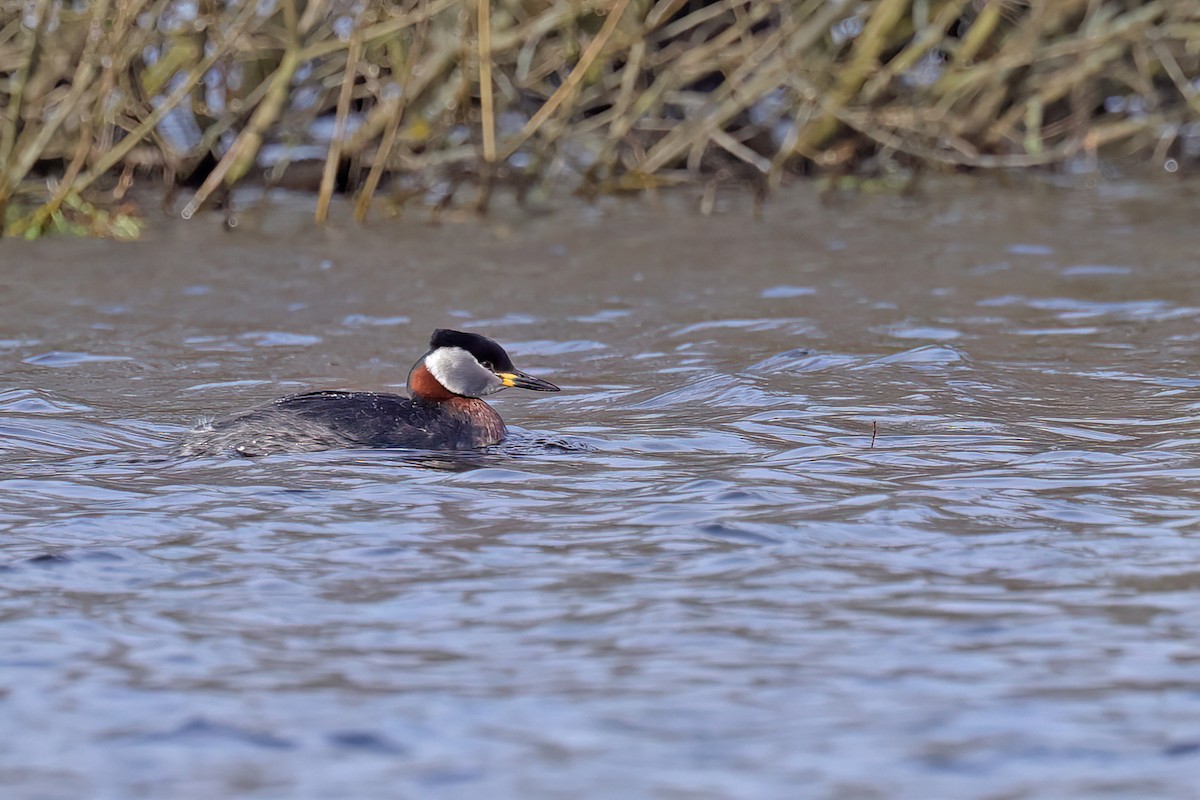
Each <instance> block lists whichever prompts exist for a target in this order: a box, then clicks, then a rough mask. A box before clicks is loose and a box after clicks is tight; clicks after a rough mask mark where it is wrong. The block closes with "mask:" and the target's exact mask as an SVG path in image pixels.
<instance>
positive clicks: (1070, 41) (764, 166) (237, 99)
mask: <svg viewBox="0 0 1200 800" xmlns="http://www.w3.org/2000/svg"><path fill="white" fill-rule="evenodd" d="M106 4H107V5H106ZM30 5H31V6H32V7H31V8H28V9H26V6H25V5H22V4H20V3H19V2H18V0H0V11H3V12H7V11H8V10H9V9H16V8H18V7H20V8H21V9H22V11H25V12H26V13H29V14H30V15H31V18H32V15H34V14H36V15H37V17H36V19H37V22H36V23H34V24H33V26H32V28H27V27H23V25H22V19H21V18H11V17H6V18H2V19H0V204H2V203H3V198H9V197H12V196H13V195H14V193H16V192H17V191H18V190H20V191H21V193H22V196H24V195H25V194H27V193H33V192H35V191H41V192H45V189H44V186H42V184H40V183H39V184H38V188H37V189H36V190H35V188H34V183H33V182H32V181H28V182H27V181H26V178H27V176H29V175H30V174H32V171H33V170H34V169H35V168H37V169H41V170H45V171H49V172H51V173H53V172H54V171H55V170H56V169H60V170H61V169H62V166H61V165H60V166H55V165H56V163H58V162H56V161H55V159H65V161H66V162H67V163H66V172H65V174H64V175H63V179H62V180H60V182H59V184H58V186H57V188H54V189H51V191H50V192H49V193H48V194H49V197H48V201H49V202H48V203H47V204H46V206H45V207H44V209H43V211H42V213H41V215H40V217H39V218H42V219H44V218H45V216H46V214H47V213H53V211H54V209H56V208H57V207H58V206H59V205H61V204H62V203H63V201H64V198H65V197H66V195H64V194H63V192H64V191H68V187H69V191H81V190H83V189H86V188H88V187H89V186H92V185H94V184H95V182H96V181H99V180H101V179H103V178H107V177H108V176H109V175H110V174H111V173H112V172H113V171H114V170H118V171H122V172H123V174H124V175H127V176H128V175H132V174H133V173H132V171H131V170H132V169H133V167H134V166H137V165H139V164H147V163H156V162H157V163H159V164H165V165H167V168H168V169H169V170H173V169H176V168H178V169H180V170H182V169H184V168H186V167H187V166H188V165H191V166H192V167H194V166H195V165H196V164H197V163H200V161H201V159H202V158H203V157H204V155H205V154H206V153H209V152H212V153H214V155H217V156H218V157H219V158H218V161H217V166H216V168H215V169H213V170H212V171H211V172H210V173H209V174H208V175H206V176H200V177H202V178H203V179H204V180H203V183H202V185H201V187H200V189H199V190H198V191H197V192H196V193H195V195H194V196H193V197H192V198H191V201H190V202H189V204H188V206H187V207H186V208H185V213H186V214H189V215H190V214H192V213H194V212H195V210H196V209H197V208H199V206H200V205H201V204H203V203H204V202H205V201H206V200H207V199H208V198H209V197H210V196H211V194H212V193H213V192H214V191H216V190H217V189H218V188H219V187H222V186H224V187H227V188H228V187H232V186H234V185H236V184H237V183H239V182H240V181H242V180H244V179H245V177H246V176H247V175H250V174H251V171H252V169H253V167H254V165H255V163H256V159H257V158H258V155H259V152H260V149H261V147H262V145H263V144H264V143H266V142H272V143H288V142H292V141H295V142H297V143H299V144H304V143H306V137H307V130H306V129H307V128H308V126H311V125H313V124H314V123H315V122H317V121H318V120H321V119H322V118H329V119H332V120H333V121H334V127H335V129H336V131H337V133H335V135H334V137H333V141H332V142H331V143H330V144H329V147H328V150H327V151H326V152H324V153H323V157H324V168H323V174H322V182H321V186H320V189H319V193H318V198H317V205H318V209H317V215H318V218H322V219H323V218H325V217H326V215H327V213H328V208H329V204H330V202H331V198H332V193H333V191H334V184H335V180H334V178H335V177H336V171H337V169H338V168H339V165H344V164H346V163H347V162H349V163H350V164H351V167H352V169H355V168H357V167H358V166H361V167H362V168H363V170H364V171H365V180H364V183H363V185H362V187H361V189H360V191H359V195H358V198H357V202H356V206H355V216H356V218H358V219H364V218H365V217H366V213H367V210H368V208H369V206H370V203H371V201H372V198H373V197H374V196H375V195H376V193H377V191H378V190H379V187H380V186H382V185H383V181H385V180H386V178H387V176H388V175H404V174H406V175H408V176H409V177H410V178H411V180H409V181H408V182H407V183H406V188H403V189H398V190H397V193H398V195H399V194H401V193H409V194H411V193H412V192H419V191H420V187H422V186H433V185H437V184H444V185H447V186H451V187H453V186H457V185H459V184H461V183H463V182H464V181H470V182H475V183H478V184H479V185H480V188H481V192H480V199H479V205H480V206H483V205H485V204H486V202H487V197H488V196H489V194H490V192H491V191H492V186H493V184H499V182H502V181H511V182H513V183H514V185H518V184H519V187H523V188H519V191H521V192H525V191H527V190H528V188H529V187H531V186H533V185H535V184H537V183H539V182H540V183H542V184H543V185H545V184H548V183H549V182H550V181H552V180H554V179H556V178H557V177H558V176H561V175H563V174H568V175H571V176H572V180H575V181H577V182H578V183H581V184H583V185H584V186H585V187H587V188H589V189H594V190H621V189H624V188H630V187H640V188H647V187H653V186H655V185H659V184H663V183H669V182H677V181H680V180H702V181H705V182H706V185H707V186H709V187H710V188H709V189H707V190H706V192H707V194H706V196H709V197H714V196H715V195H714V194H713V193H714V192H715V191H716V189H715V186H716V184H715V183H713V181H714V180H717V179H718V177H719V179H720V180H725V179H726V178H725V177H723V176H734V177H735V179H738V180H742V179H745V178H750V179H751V180H758V178H756V177H754V176H764V175H765V177H766V179H767V183H769V184H770V185H777V184H778V183H779V182H780V180H781V179H782V176H783V175H784V174H785V172H786V171H787V170H788V168H790V167H792V166H794V165H796V164H807V163H815V164H817V165H823V164H829V165H838V168H839V169H844V170H848V171H853V170H854V169H855V168H856V166H859V165H861V164H863V163H867V162H865V161H864V159H867V158H869V157H870V156H872V155H876V156H879V157H880V158H882V159H884V160H887V159H889V158H891V157H892V155H891V154H895V155H896V157H898V158H904V159H907V161H913V160H919V161H923V162H927V163H932V164H945V165H953V166H969V167H975V168H996V167H1000V168H1003V167H1013V166H1026V165H1031V164H1055V163H1061V161H1062V160H1064V159H1067V158H1072V157H1075V156H1078V155H1083V156H1086V157H1087V158H1088V159H1089V160H1091V159H1094V158H1095V156H1096V152H1097V149H1098V148H1100V147H1104V146H1106V144H1108V145H1111V144H1112V143H1116V142H1122V143H1124V145H1123V146H1125V145H1127V147H1128V149H1129V151H1130V152H1134V151H1135V150H1136V151H1137V152H1139V153H1143V154H1145V157H1149V158H1152V159H1163V158H1166V157H1168V155H1169V154H1172V153H1174V151H1175V150H1176V149H1177V148H1180V147H1183V145H1181V144H1180V143H1181V142H1183V143H1185V144H1186V143H1187V142H1189V141H1191V139H1190V138H1189V137H1192V136H1193V134H1191V133H1189V130H1190V129H1189V127H1188V124H1189V123H1191V122H1195V121H1197V120H1198V119H1200V89H1197V87H1195V86H1193V85H1192V80H1191V79H1192V76H1194V75H1196V74H1200V0H1173V1H1172V2H1168V1H1167V0H1149V2H1135V0H1056V2H1054V3H1050V2H1038V3H1017V2H1013V0H988V2H985V3H978V2H971V0H925V2H921V3H917V2H910V1H909V0H871V1H870V2H858V3H850V2H834V1H833V0H714V2H707V3H702V2H699V1H698V0H691V2H689V1H688V0H638V2H637V3H633V2H631V1H630V0H429V1H427V0H404V2H403V3H402V4H401V3H392V2H384V0H362V2H361V3H359V4H357V5H356V6H355V8H354V13H355V15H356V17H355V18H356V20H357V22H356V24H355V26H354V30H355V32H354V35H353V36H346V35H345V32H344V31H342V32H341V33H340V34H339V30H340V28H339V26H340V25H341V24H342V23H341V22H339V20H340V19H342V18H343V17H345V16H346V15H347V14H348V13H349V12H348V11H347V6H346V5H345V4H342V3H333V2H330V1H329V0H309V2H306V3H304V4H303V5H300V4H298V3H296V2H295V0H284V2H280V3H279V4H278V5H277V6H276V7H274V8H273V10H272V11H271V13H269V14H262V13H261V9H262V5H261V4H251V3H246V4H232V5H230V6H228V8H229V11H228V12H227V13H221V14H218V13H216V12H215V11H214V10H213V9H214V8H215V7H217V6H216V4H207V3H204V4H200V5H199V10H198V11H197V14H198V15H199V16H198V17H197V18H196V19H195V20H193V28H186V29H171V28H169V26H168V27H166V28H160V27H158V26H156V25H155V24H150V25H146V24H145V23H144V21H139V22H136V23H135V22H134V20H136V19H138V17H139V15H140V17H141V19H142V20H144V19H147V18H150V19H153V18H154V16H155V15H161V14H165V13H168V11H169V10H170V9H172V8H174V7H175V4H174V3H173V2H172V0H116V2H113V0H100V4H92V5H91V6H89V7H88V8H86V10H84V11H83V12H82V13H80V12H77V11H75V10H73V8H74V7H71V6H68V5H67V4H65V2H64V0H31V1H30ZM222 7H224V6H222ZM104 8H110V9H112V10H113V11H114V12H115V13H114V14H111V15H104V16H103V17H101V15H100V11H102V10H103V9H104ZM918 11H919V12H920V13H918ZM975 12H977V13H975ZM147 15H149V16H147ZM110 16H111V17H113V18H114V19H109V17H110ZM602 16H603V17H604V18H603V19H601V17H602ZM52 18H53V19H55V20H60V19H61V24H59V22H57V21H56V22H55V24H54V25H50V23H49V20H50V19H52ZM855 18H856V19H857V21H858V22H860V23H861V28H855V27H854V26H853V25H851V23H854V22H855ZM101 19H102V21H103V22H104V25H105V27H104V34H103V36H101V37H100V39H99V40H97V39H96V38H95V36H94V35H92V34H88V35H86V36H85V35H84V34H85V33H86V29H85V27H84V26H85V25H86V24H87V23H90V22H94V21H97V20H101ZM472 30H473V31H474V35H475V39H474V40H472V39H471V38H470V36H471V35H472ZM835 30H837V31H841V33H840V34H839V35H840V36H843V37H846V38H844V39H838V38H835V36H834V32H835ZM847 31H849V33H847ZM145 52H151V53H158V54H159V56H160V57H159V58H158V60H157V61H155V62H153V63H151V62H150V61H145V62H143V61H142V53H145ZM218 62H220V67H219V70H220V72H219V74H214V73H213V72H211V70H212V69H213V68H214V66H215V65H217V64H218ZM930 69H934V70H936V71H937V74H935V77H934V78H933V79H929V80H925V79H921V80H920V81H918V80H916V78H917V76H918V73H927V72H928V71H929V70H930ZM235 78H236V79H237V80H240V81H241V84H240V86H239V87H237V88H234V87H233V81H234V79H235ZM202 79H206V80H207V81H208V83H207V90H206V89H205V88H204V87H203V86H202V85H201V83H200V82H201V80H202ZM214 79H215V81H214ZM396 86H399V87H402V90H401V91H400V92H399V94H398V95H394V94H393V90H392V88H389V87H396ZM164 87H165V88H164ZM338 87H340V88H338ZM214 89H216V90H219V91H223V92H224V96H225V97H226V103H225V104H224V105H219V106H217V107H216V108H213V109H209V108H208V106H207V104H206V97H207V95H206V91H207V92H209V93H211V92H212V91H214ZM160 90H161V91H169V93H168V95H167V97H166V100H165V102H163V101H158V100H156V101H154V102H155V105H154V106H153V107H150V106H149V105H148V103H147V100H146V99H145V98H146V97H147V95H154V94H158V93H160ZM1125 95H1129V96H1132V100H1140V104H1139V105H1136V107H1137V108H1140V109H1142V110H1140V111H1137V112H1134V111H1129V112H1124V111H1115V112H1105V111H1100V110H1098V109H1100V108H1101V106H1102V105H1103V103H1102V101H1103V99H1104V98H1109V97H1116V98H1117V99H1120V98H1121V97H1122V96H1125ZM1132 100H1131V102H1132ZM1130 107H1131V108H1133V107H1135V106H1134V105H1131V106H1130ZM176 109H177V110H178V111H179V114H178V115H175V117H174V119H175V121H174V122H171V124H172V125H175V124H178V122H179V121H180V120H183V121H185V122H186V121H188V120H192V121H194V124H195V125H196V126H197V129H198V137H194V138H192V139H188V140H187V141H186V142H185V143H184V144H182V145H176V144H172V143H170V142H178V141H179V139H178V138H175V139H169V138H168V137H167V135H166V134H167V131H166V130H165V129H163V130H162V131H160V130H158V126H159V125H160V124H162V123H163V121H164V119H165V117H166V115H167V114H168V113H171V112H172V111H173V110H176ZM352 116H353V117H355V120H356V122H357V123H358V124H356V125H355V132H354V133H353V134H352V135H349V136H347V135H346V130H347V125H348V123H349V121H350V119H351V117H352ZM226 139H229V140H231V141H230V143H229V144H228V146H226V145H224V144H222V143H223V142H225V141H226ZM81 140H84V141H86V146H85V145H83V144H81ZM1187 146H1188V147H1190V146H1191V145H1187ZM134 148H138V149H137V150H136V151H135V149H134ZM222 148H225V149H222ZM518 151H521V158H522V159H523V160H522V161H517V160H515V159H512V156H513V155H514V154H516V153H517V152H518ZM81 153H82V154H83V155H80V154H81ZM283 159H284V160H283V161H280V162H277V163H276V164H275V166H274V167H273V169H274V171H275V172H281V171H282V170H283V169H284V165H285V164H286V163H287V160H288V159H289V156H288V155H286V153H285V155H284V156H283ZM737 176H741V177H737ZM72 178H73V180H72ZM414 187H415V188H414ZM452 197H453V191H449V192H447V193H444V194H443V195H442V200H443V201H444V202H449V200H450V199H451V198H452Z"/></svg>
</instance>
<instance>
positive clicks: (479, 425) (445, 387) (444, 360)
mask: <svg viewBox="0 0 1200 800" xmlns="http://www.w3.org/2000/svg"><path fill="white" fill-rule="evenodd" d="M510 386H515V387H517V388H519V389H532V390H534V391H537V392H557V391H558V390H559V389H558V387H557V386H555V385H554V384H552V383H549V382H547V381H544V380H542V379H540V378H535V377H533V376H532V375H526V374H525V373H524V372H521V371H519V370H518V369H516V368H515V367H514V366H513V363H512V359H510V358H509V357H508V353H506V352H504V348H503V347H501V346H500V345H498V344H496V343H495V342H493V341H492V340H491V339H488V338H487V337H485V336H480V335H479V334H477V333H463V332H461V331H450V330H436V331H434V332H433V336H432V337H431V338H430V340H429V352H428V353H426V354H425V355H423V356H421V358H420V360H418V361H417V363H416V364H414V365H413V368H412V370H410V371H409V373H408V393H409V396H408V397H402V396H400V395H396V394H381V393H377V392H344V391H322V392H305V393H304V394H296V395H292V396H290V397H283V398H280V399H279V400H276V401H275V402H273V403H269V404H267V405H265V406H260V407H258V408H253V409H250V410H249V411H243V412H241V413H239V414H233V415H232V416H228V417H224V418H222V419H217V420H215V421H213V422H211V423H207V424H204V425H202V426H200V427H198V428H196V429H195V430H192V431H190V432H189V433H188V434H187V437H186V438H185V439H184V441H183V443H182V444H181V445H180V447H179V452H180V454H181V455H185V456H207V455H220V454H225V453H229V454H235V455H244V456H260V455H268V454H270V453H307V452H313V451H317V450H331V449H337V448H348V447H406V448H422V449H432V450H465V449H470V448H475V447H485V446H487V445H490V444H496V443H497V442H499V441H501V440H502V439H504V436H505V433H506V430H505V427H504V420H502V419H500V415H499V414H497V413H496V412H495V411H494V410H493V409H492V407H491V406H489V405H488V404H487V403H485V402H483V400H481V399H480V398H481V397H484V396H485V395H489V394H492V393H494V392H498V391H500V390H501V389H504V388H506V387H510Z"/></svg>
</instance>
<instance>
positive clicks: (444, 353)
mask: <svg viewBox="0 0 1200 800" xmlns="http://www.w3.org/2000/svg"><path fill="white" fill-rule="evenodd" d="M451 353H461V354H462V355H465V356H468V357H469V356H470V353H468V352H467V351H466V350H460V349H459V348H457V347H439V348H438V349H437V350H434V351H433V352H432V353H430V354H429V355H428V356H426V357H425V366H426V368H427V369H428V370H429V371H430V372H431V373H433V377H435V378H437V382H438V383H440V384H441V385H442V386H445V387H446V388H447V389H450V383H451V382H452V381H453V378H452V377H451V373H452V371H453V365H452V364H451ZM451 391H454V390H453V389H451Z"/></svg>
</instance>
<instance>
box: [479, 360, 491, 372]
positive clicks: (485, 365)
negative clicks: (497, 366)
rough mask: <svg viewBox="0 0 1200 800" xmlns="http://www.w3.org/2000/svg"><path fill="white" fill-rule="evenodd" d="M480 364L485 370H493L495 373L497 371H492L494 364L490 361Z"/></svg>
mask: <svg viewBox="0 0 1200 800" xmlns="http://www.w3.org/2000/svg"><path fill="white" fill-rule="evenodd" d="M479 363H480V364H483V368H484V369H490V370H492V371H493V372H494V371H495V370H494V369H492V362H490V361H480V362H479Z"/></svg>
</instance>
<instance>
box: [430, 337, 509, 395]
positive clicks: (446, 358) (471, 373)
mask: <svg viewBox="0 0 1200 800" xmlns="http://www.w3.org/2000/svg"><path fill="white" fill-rule="evenodd" d="M425 366H426V368H428V370H429V372H430V373H431V374H432V375H433V377H434V378H436V379H437V382H438V383H440V384H441V385H442V386H445V387H446V388H447V389H449V390H450V391H452V392H454V393H455V394H461V395H463V396H465V397H482V396H483V395H485V394H491V393H492V392H495V391H499V390H500V389H503V388H504V383H503V382H502V381H501V380H500V379H499V378H497V377H496V376H495V375H494V374H492V372H491V371H490V370H488V369H485V368H484V367H483V366H482V365H480V363H479V362H478V361H476V360H475V356H473V355H471V354H470V353H468V352H467V351H466V350H463V349H462V348H461V347H439V348H438V349H437V350H434V351H433V352H432V353H430V354H429V355H428V356H426V357H425Z"/></svg>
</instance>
